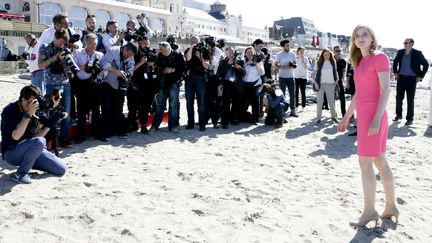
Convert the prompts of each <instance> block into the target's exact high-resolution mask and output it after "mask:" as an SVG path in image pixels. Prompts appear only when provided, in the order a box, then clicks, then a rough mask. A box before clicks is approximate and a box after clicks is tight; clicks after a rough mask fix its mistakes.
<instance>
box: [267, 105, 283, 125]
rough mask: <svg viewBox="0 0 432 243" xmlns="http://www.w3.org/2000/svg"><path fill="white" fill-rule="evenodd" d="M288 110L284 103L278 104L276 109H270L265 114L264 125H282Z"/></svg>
mask: <svg viewBox="0 0 432 243" xmlns="http://www.w3.org/2000/svg"><path fill="white" fill-rule="evenodd" d="M287 110H288V106H287V105H286V104H285V103H279V104H278V105H277V106H276V107H274V108H272V107H270V108H269V109H268V112H267V117H266V119H265V122H264V123H265V124H266V125H273V124H275V120H276V124H282V123H283V117H284V114H285V112H286V111H287Z"/></svg>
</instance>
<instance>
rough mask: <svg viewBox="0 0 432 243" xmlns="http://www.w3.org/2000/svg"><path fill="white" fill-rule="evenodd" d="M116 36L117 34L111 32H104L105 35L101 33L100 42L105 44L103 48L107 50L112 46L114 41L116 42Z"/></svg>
mask: <svg viewBox="0 0 432 243" xmlns="http://www.w3.org/2000/svg"><path fill="white" fill-rule="evenodd" d="M118 38H119V36H118V35H112V34H111V33H106V34H105V35H103V38H102V42H103V45H104V46H105V50H109V49H110V48H111V47H113V45H114V43H116V42H117V40H118Z"/></svg>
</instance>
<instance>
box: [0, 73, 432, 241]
mask: <svg viewBox="0 0 432 243" xmlns="http://www.w3.org/2000/svg"><path fill="white" fill-rule="evenodd" d="M27 83H29V81H28V80H21V79H18V78H16V76H2V77H0V85H1V86H0V87H1V88H0V107H1V108H0V109H2V108H3V107H4V106H5V105H6V104H7V103H9V102H11V101H14V100H15V99H17V97H18V96H19V91H20V89H21V87H23V86H24V85H25V84H27ZM429 94H430V90H426V89H418V90H417V94H416V105H415V119H414V125H412V126H410V127H406V126H404V125H403V123H404V122H405V121H402V122H396V123H394V122H391V121H390V134H389V140H388V151H387V156H388V157H387V158H388V161H389V164H390V166H391V168H392V170H393V173H394V176H395V187H396V196H397V206H398V208H399V211H400V212H401V215H400V218H399V223H398V224H397V225H396V224H394V223H391V222H381V223H382V224H381V227H378V228H371V229H361V230H355V229H353V228H351V227H350V226H349V222H350V221H357V218H358V217H359V216H360V213H361V210H362V206H363V193H362V188H361V178H360V169H359V166H358V162H357V161H358V157H357V154H356V138H355V137H349V136H347V133H339V132H337V126H336V125H335V124H333V123H332V122H331V120H330V112H329V111H326V110H325V111H324V112H323V117H324V120H323V121H324V122H323V123H322V124H321V125H319V126H317V125H315V120H314V118H315V115H316V105H315V104H309V105H308V106H307V107H306V110H305V111H304V112H300V113H299V115H300V116H299V118H291V117H288V118H287V121H288V122H287V123H286V124H284V126H283V128H280V129H275V128H274V127H273V126H265V125H264V124H263V123H262V122H261V123H259V124H258V125H257V126H250V125H248V124H241V125H239V126H230V128H229V129H213V128H211V126H208V127H207V130H206V131H205V132H200V131H198V129H195V130H192V131H190V130H185V129H184V127H185V125H186V118H187V116H186V106H185V100H184V97H182V98H181V121H180V123H181V128H180V129H179V132H178V133H172V132H169V131H168V129H167V128H166V127H165V126H166V124H165V125H163V126H164V128H162V129H161V130H160V131H158V132H156V133H154V134H152V135H142V134H140V133H132V134H130V136H129V138H128V139H127V140H121V139H119V138H116V137H114V138H112V139H111V141H110V142H109V143H102V142H99V141H97V140H93V139H90V140H87V141H86V142H84V143H82V144H79V145H74V146H73V147H72V148H70V149H64V150H62V152H61V157H62V158H64V160H65V161H66V162H67V164H68V166H69V171H68V172H67V173H66V175H65V176H63V177H60V178H59V177H55V176H50V175H46V174H44V173H41V172H38V171H31V172H32V173H31V175H32V177H33V178H34V181H33V183H32V184H30V185H17V184H16V183H15V182H13V181H11V178H10V177H11V175H13V173H14V172H15V170H16V169H15V167H13V166H10V165H8V164H6V163H5V162H4V161H1V162H0V242H372V241H373V242H432V187H431V185H432V129H431V128H429V129H428V128H427V115H428V111H429ZM394 97H395V88H394V87H393V88H392V93H391V96H390V101H389V105H388V112H389V118H393V117H394V107H395V98H394ZM405 102H406V100H405ZM336 104H337V107H336V111H337V112H338V115H339V118H341V115H340V108H339V101H337V102H336ZM405 105H406V104H405V103H404V109H406V106H405ZM404 112H405V110H404ZM350 131H353V128H352V127H351V128H350ZM377 190H378V193H377V205H376V206H377V210H378V211H379V212H381V211H382V210H383V209H384V192H383V188H382V185H381V183H378V188H377Z"/></svg>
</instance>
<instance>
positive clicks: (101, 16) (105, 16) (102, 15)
mask: <svg viewBox="0 0 432 243" xmlns="http://www.w3.org/2000/svg"><path fill="white" fill-rule="evenodd" d="M94 16H95V17H96V24H97V25H99V26H101V27H102V28H106V24H107V22H108V21H110V20H111V15H110V14H109V13H108V11H106V10H102V9H98V10H96V11H95V13H94Z"/></svg>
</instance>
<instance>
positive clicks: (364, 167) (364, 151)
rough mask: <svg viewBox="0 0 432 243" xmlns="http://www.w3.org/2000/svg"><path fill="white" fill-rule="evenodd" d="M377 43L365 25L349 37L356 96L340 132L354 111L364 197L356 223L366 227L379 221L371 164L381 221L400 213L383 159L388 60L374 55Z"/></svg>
mask: <svg viewBox="0 0 432 243" xmlns="http://www.w3.org/2000/svg"><path fill="white" fill-rule="evenodd" d="M377 46H378V44H377V40H376V38H375V34H374V33H373V31H372V29H371V28H370V27H368V26H364V25H359V26H357V27H356V28H355V29H354V31H353V34H352V36H351V44H350V53H349V59H350V63H352V64H353V65H354V68H355V69H354V81H355V86H356V93H355V95H354V96H353V98H352V100H351V104H350V106H349V108H348V111H347V113H346V114H345V116H344V118H343V120H342V122H341V123H340V124H339V131H341V132H342V131H344V130H345V129H346V128H347V126H348V122H349V118H350V117H351V115H352V114H353V113H354V111H357V153H358V156H359V164H360V169H361V177H362V184H363V194H364V210H363V213H362V215H361V216H360V219H359V221H358V222H357V223H351V225H352V226H357V227H359V226H365V225H366V224H368V223H369V222H370V221H375V223H376V222H377V221H378V219H379V217H380V216H379V214H378V212H377V211H376V210H375V193H376V184H377V181H376V177H375V172H374V168H373V165H375V166H376V167H377V168H378V171H379V173H380V176H381V179H382V182H383V186H384V192H385V199H386V200H385V208H384V212H383V213H382V214H381V218H382V219H391V218H392V217H395V218H396V221H397V220H398V216H399V211H398V210H397V208H396V205H395V192H394V181H393V174H392V172H391V170H390V167H389V165H388V163H387V160H386V156H385V153H386V146H387V136H388V117H387V111H386V105H387V101H388V98H389V94H390V70H389V67H390V65H389V59H388V57H387V56H386V55H385V54H383V53H380V52H377V51H376V49H377Z"/></svg>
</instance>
